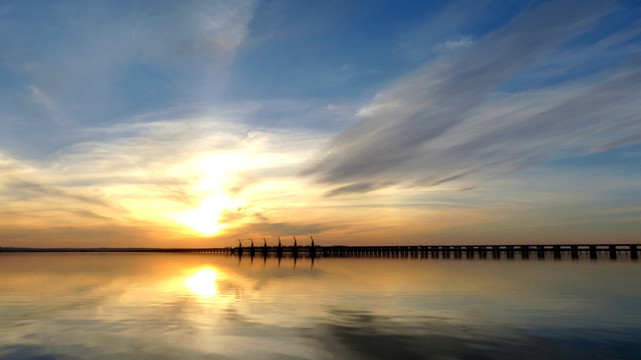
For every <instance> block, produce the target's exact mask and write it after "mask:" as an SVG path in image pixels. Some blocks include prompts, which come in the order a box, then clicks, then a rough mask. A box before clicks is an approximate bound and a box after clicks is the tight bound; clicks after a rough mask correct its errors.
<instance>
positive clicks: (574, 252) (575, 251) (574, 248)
mask: <svg viewBox="0 0 641 360" xmlns="http://www.w3.org/2000/svg"><path fill="white" fill-rule="evenodd" d="M570 253H572V259H575V260H576V259H578V258H579V247H578V246H576V245H572V246H570Z"/></svg>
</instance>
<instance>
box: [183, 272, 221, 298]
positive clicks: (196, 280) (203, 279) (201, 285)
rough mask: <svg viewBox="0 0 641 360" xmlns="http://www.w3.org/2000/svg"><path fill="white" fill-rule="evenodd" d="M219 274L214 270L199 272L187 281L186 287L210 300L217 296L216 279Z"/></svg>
mask: <svg viewBox="0 0 641 360" xmlns="http://www.w3.org/2000/svg"><path fill="white" fill-rule="evenodd" d="M217 278H218V273H217V272H216V271H214V269H212V268H205V269H202V270H199V271H198V272H196V273H195V274H194V275H192V276H190V277H189V278H187V280H185V285H187V287H188V288H189V290H191V291H192V292H193V293H194V294H196V295H199V296H202V297H204V298H210V297H212V296H214V295H216V292H217V291H216V279H217Z"/></svg>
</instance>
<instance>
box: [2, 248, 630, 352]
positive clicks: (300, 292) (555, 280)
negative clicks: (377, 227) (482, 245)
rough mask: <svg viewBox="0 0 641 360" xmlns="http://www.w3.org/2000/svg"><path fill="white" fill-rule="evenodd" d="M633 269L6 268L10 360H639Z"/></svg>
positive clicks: (48, 262) (138, 262)
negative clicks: (139, 359)
mask: <svg viewBox="0 0 641 360" xmlns="http://www.w3.org/2000/svg"><path fill="white" fill-rule="evenodd" d="M639 275H641V268H639V264H638V263H636V262H630V261H617V262H609V261H598V262H590V261H579V262H572V261H543V262H541V261H482V260H475V261H468V260H436V261H435V260H384V259H329V258H323V259H316V262H315V264H314V267H313V268H311V267H310V262H309V260H308V259H299V260H298V263H297V266H296V268H294V267H293V260H292V259H283V261H282V263H281V264H280V266H279V265H278V262H277V261H276V260H275V259H268V260H267V261H266V262H263V261H262V259H261V261H255V262H253V263H251V262H249V261H245V259H243V261H242V262H241V263H240V264H238V259H237V258H233V257H221V256H211V255H168V254H29V255H27V254H11V255H9V254H3V255H0V277H1V278H2V279H3V281H2V285H0V318H1V319H2V322H0V359H18V358H38V357H43V356H48V357H46V358H47V359H49V358H51V359H75V358H83V359H84V358H99V359H112V358H113V359H115V358H122V357H128V358H132V357H144V356H147V357H153V358H159V359H164V358H194V359H198V358H212V357H213V358H223V359H226V358H248V357H253V358H274V359H286V358H290V359H299V358H311V359H330V358H337V359H347V358H369V359H389V358H436V357H437V356H449V357H454V358H459V359H466V358H469V359H483V358H519V359H523V358H526V359H527V358H545V357H548V358H549V357H553V356H557V357H558V356H561V357H566V358H567V357H574V358H596V359H599V358H611V357H615V355H616V356H618V357H619V358H624V359H625V358H638V357H639V354H640V351H641V348H640V346H639V345H637V344H638V343H640V342H641V335H639V334H641V325H640V324H641V312H640V310H639V309H640V308H639V304H640V303H641V289H639V287H638V278H639Z"/></svg>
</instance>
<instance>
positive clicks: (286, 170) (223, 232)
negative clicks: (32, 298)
mask: <svg viewBox="0 0 641 360" xmlns="http://www.w3.org/2000/svg"><path fill="white" fill-rule="evenodd" d="M639 19H641V4H639V3H638V2H635V1H453V2H444V1H443V2H442V1H434V2H430V1H403V2H394V1H323V2H303V1H182V2H174V1H108V2H107V1H84V2H74V1H28V2H25V1H4V2H2V4H0V199H1V200H2V202H3V204H5V205H4V206H3V208H2V209H1V210H0V212H1V213H2V215H3V218H4V220H2V223H0V227H1V229H0V241H2V243H4V244H7V245H10V246H20V245H25V246H48V245H74V246H76V245H87V246H95V245H100V246H110V245H113V246H123V245H127V246H129V245H130V246H138V245H141V246H142V245H145V246H147V245H151V246H175V245H185V246H203V245H211V244H220V245H226V244H230V243H231V241H233V239H236V238H238V237H243V238H245V237H274V236H290V235H298V236H301V235H309V234H315V235H317V236H318V238H319V239H325V241H327V242H328V243H346V244H349V243H362V242H376V243H385V242H390V241H394V242H402V243H430V242H432V243H434V242H448V241H449V242H468V243H470V242H478V241H491V240H492V239H495V240H496V241H501V242H515V241H517V240H518V239H525V238H527V239H530V240H532V241H535V240H539V241H543V242H546V241H547V242H559V241H564V242H567V241H583V240H586V241H637V240H638V238H637V236H636V234H638V233H639V230H641V225H640V224H641V181H639V179H641V178H640V177H639V176H640V175H641V174H640V173H639V169H640V168H641V167H640V165H641V118H640V115H639V114H641V111H640V110H641V105H640V102H639V100H638V99H640V98H641V71H640V70H639V69H641V66H640V65H641V21H640V20H639ZM159 239H160V240H159ZM392 239H393V240H392ZM321 241H322V240H321Z"/></svg>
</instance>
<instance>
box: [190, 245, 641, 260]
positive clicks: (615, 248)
mask: <svg viewBox="0 0 641 360" xmlns="http://www.w3.org/2000/svg"><path fill="white" fill-rule="evenodd" d="M640 249H641V244H549V245H411V246H317V245H314V243H313V241H312V245H309V246H299V245H297V244H296V245H290V246H282V245H278V246H267V245H266V244H265V245H263V246H254V245H253V243H252V245H250V246H242V244H239V246H238V247H226V248H211V249H191V250H188V251H189V252H198V253H222V254H230V255H237V256H243V254H248V255H250V256H256V255H262V256H271V255H274V254H276V255H282V254H288V255H293V256H295V257H296V256H298V255H299V254H301V255H302V254H304V255H305V256H310V257H316V256H322V257H420V258H427V257H431V258H439V257H442V258H452V257H453V258H463V257H465V258H474V257H479V258H487V257H488V256H490V257H492V258H500V257H501V256H505V257H507V258H514V257H515V254H518V255H520V257H521V258H523V259H529V258H530V257H536V258H538V259H544V258H545V257H546V255H549V256H552V257H553V258H555V259H560V258H561V257H562V254H569V255H570V257H571V258H573V259H578V258H579V254H581V253H583V254H588V255H589V257H590V258H591V259H596V258H597V257H598V254H599V253H604V252H605V253H607V254H608V255H609V257H610V259H616V258H617V254H618V253H621V252H624V253H629V256H630V258H631V259H634V260H636V259H638V257H639V250H640Z"/></svg>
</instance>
